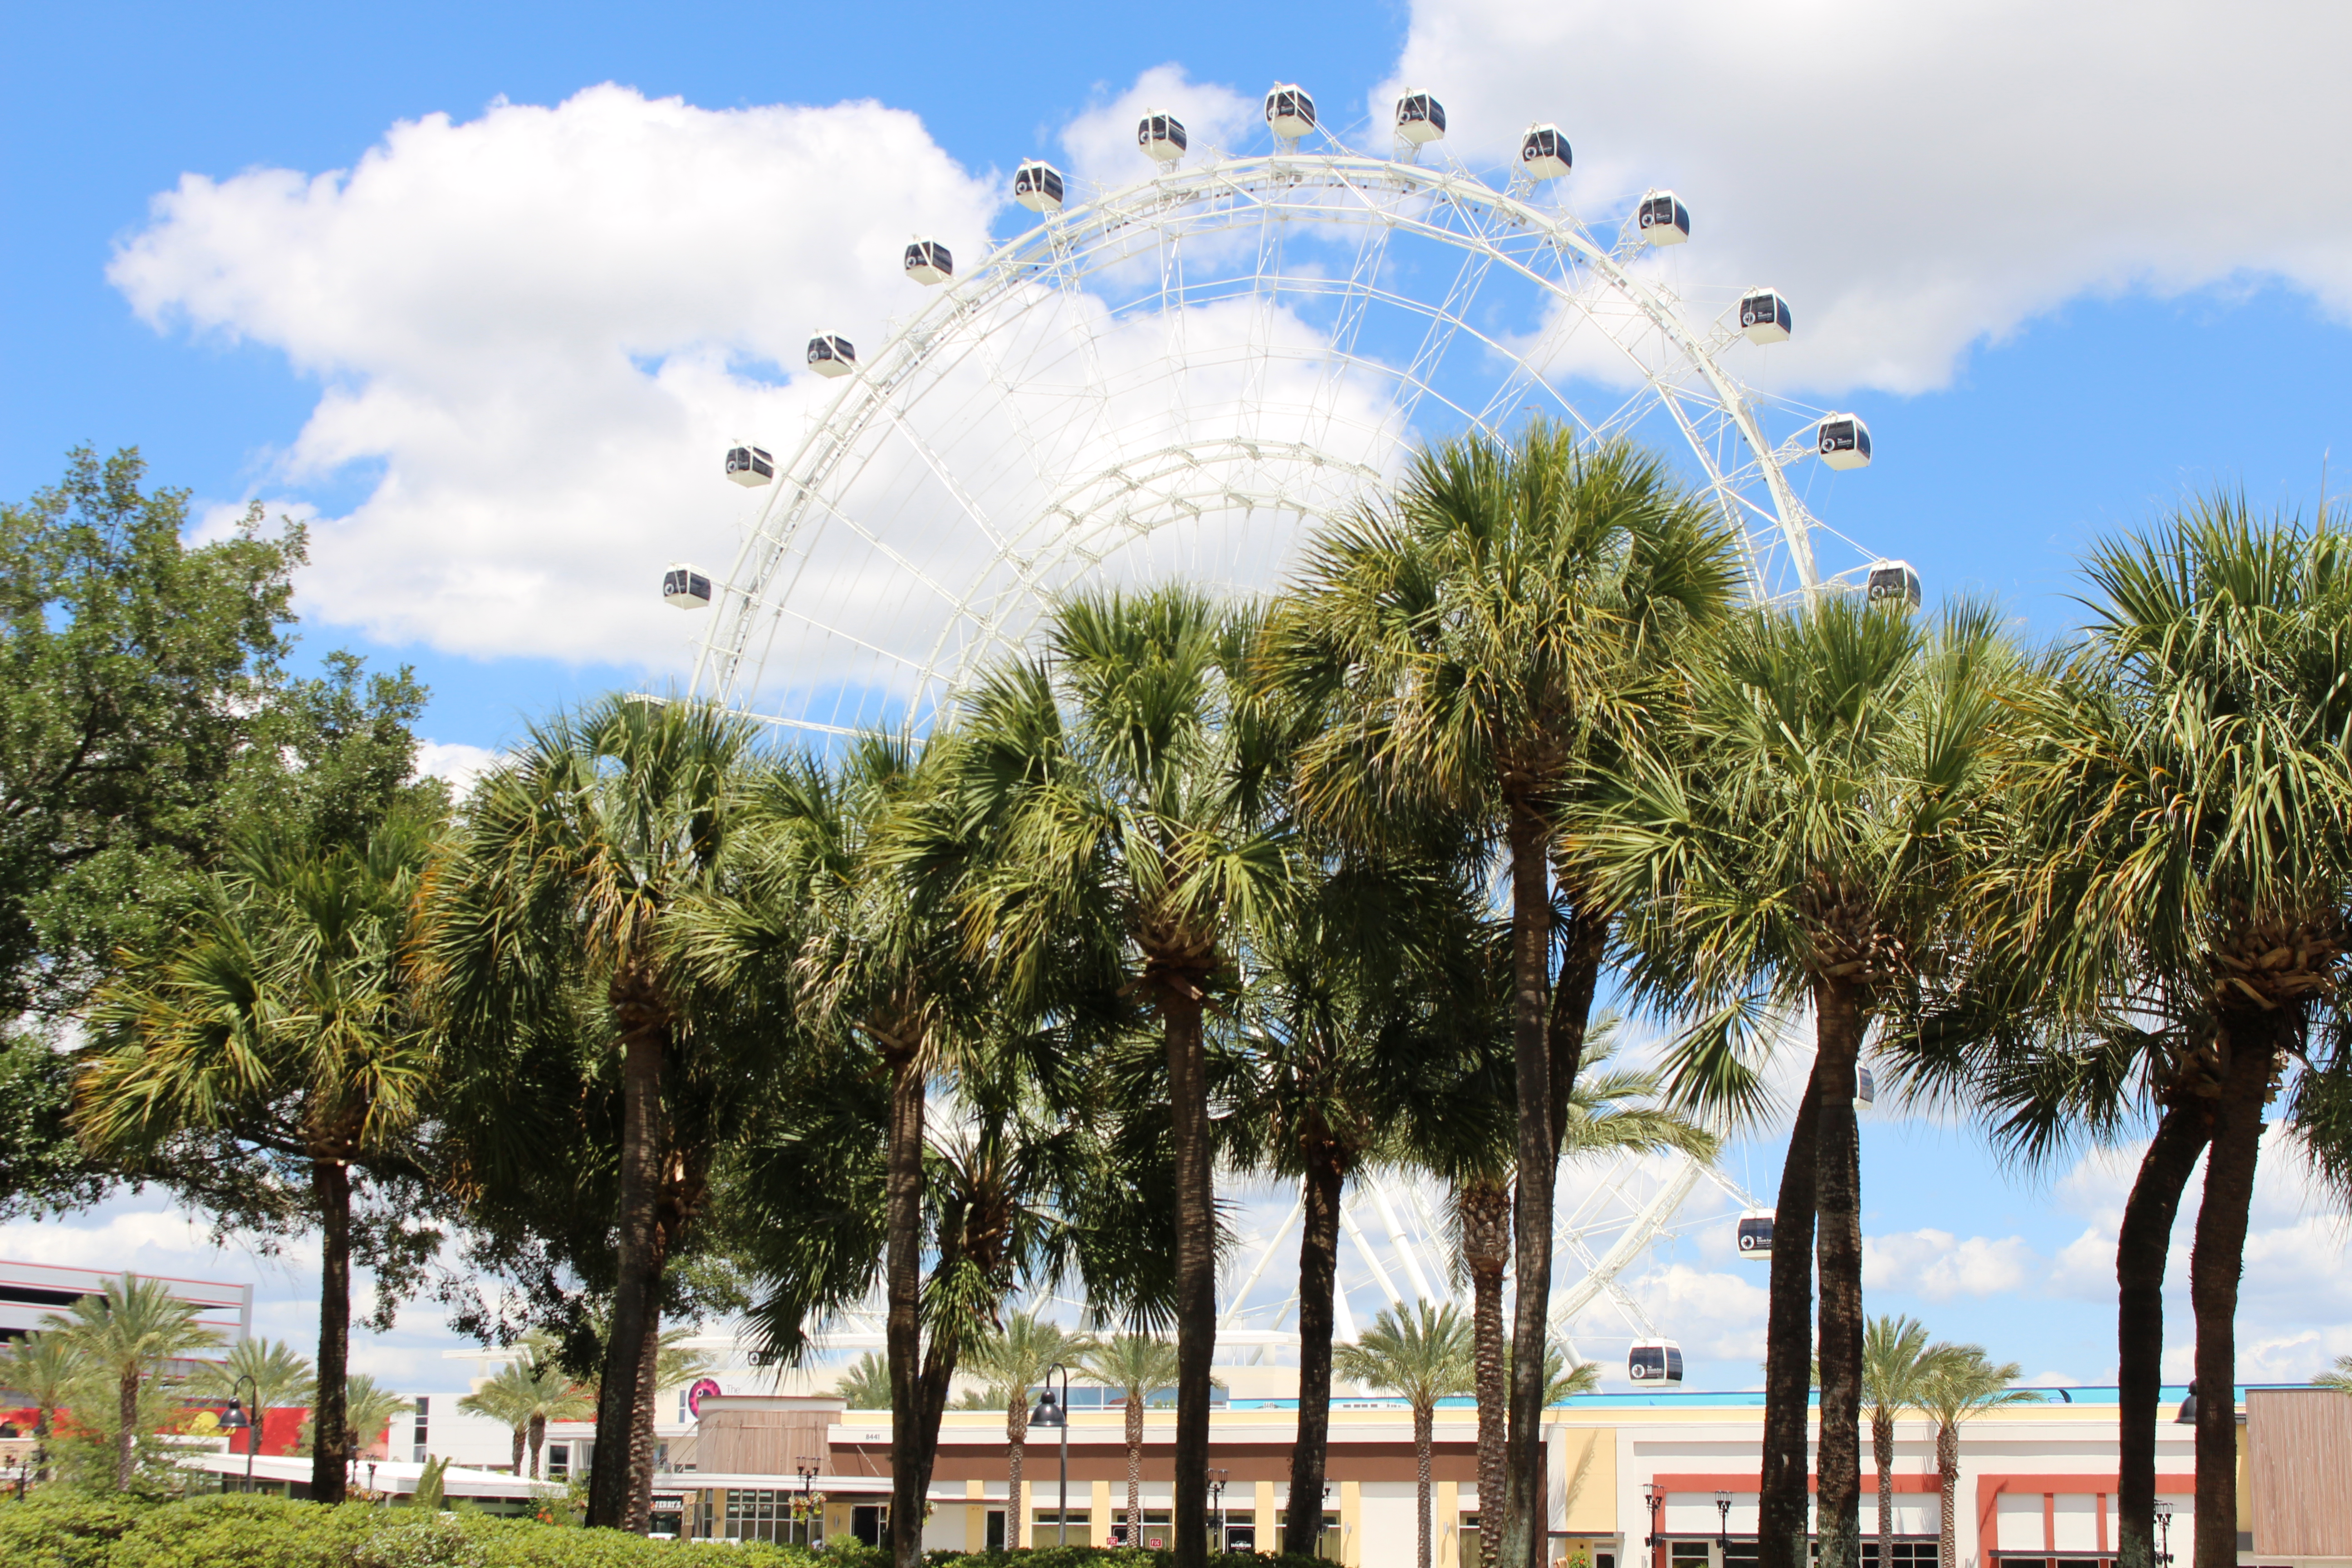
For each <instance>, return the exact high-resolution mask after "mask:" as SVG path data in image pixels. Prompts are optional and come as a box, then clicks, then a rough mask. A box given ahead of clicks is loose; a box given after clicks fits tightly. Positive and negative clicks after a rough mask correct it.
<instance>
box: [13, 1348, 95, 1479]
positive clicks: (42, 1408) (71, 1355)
mask: <svg viewBox="0 0 2352 1568" xmlns="http://www.w3.org/2000/svg"><path fill="white" fill-rule="evenodd" d="M81 1373H82V1367H81V1360H80V1352H78V1351H77V1350H76V1349H75V1348H74V1342H73V1341H72V1340H71V1339H70V1338H68V1337H67V1336H65V1335H62V1334H59V1333H58V1332H57V1331H54V1330H52V1331H47V1332H43V1331H38V1330H36V1331H34V1332H32V1333H29V1334H26V1336H25V1337H24V1338H22V1339H20V1340H17V1341H16V1342H13V1343H11V1344H9V1345H8V1346H6V1347H5V1350H0V1388H6V1389H9V1390H12V1391H13V1392H14V1393H15V1394H16V1395H17V1397H18V1398H20V1399H22V1400H24V1401H25V1402H26V1404H28V1405H31V1406H32V1407H33V1447H34V1452H35V1454H36V1456H37V1462H38V1463H39V1465H40V1469H39V1471H38V1473H37V1474H36V1475H35V1476H34V1478H33V1479H36V1480H39V1481H46V1480H47V1479H49V1463H48V1461H49V1452H48V1449H49V1437H50V1435H51V1434H52V1433H54V1432H56V1430H57V1426H58V1409H59V1408H60V1407H61V1406H64V1405H66V1404H67V1402H68V1399H69V1398H70V1396H71V1393H72V1389H73V1385H74V1384H75V1382H76V1380H77V1379H79V1377H80V1376H81Z"/></svg>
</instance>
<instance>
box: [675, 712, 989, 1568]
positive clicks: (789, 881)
mask: <svg viewBox="0 0 2352 1568" xmlns="http://www.w3.org/2000/svg"><path fill="white" fill-rule="evenodd" d="M938 771H939V770H938V767H937V765H936V764H934V765H933V766H932V768H931V769H930V770H929V773H937V772H938ZM929 773H927V772H926V770H925V769H924V768H923V766H922V763H921V759H920V757H919V754H918V752H916V750H915V748H914V747H913V746H911V745H910V744H909V743H908V742H904V741H902V740H899V739H897V738H892V737H887V736H881V735H866V736H861V737H859V738H858V739H857V740H856V741H855V742H852V743H851V744H850V746H849V747H848V749H847V752H846V754H845V756H843V757H842V758H841V760H840V761H839V763H838V764H837V765H836V766H835V767H832V768H828V767H827V766H826V765H825V764H824V763H822V762H819V761H817V760H815V759H812V758H795V759H793V760H792V761H790V762H787V763H785V764H784V765H782V767H779V768H777V769H776V770H774V771H773V772H772V773H769V774H768V775H767V776H766V777H765V778H764V779H763V780H762V781H761V788H760V789H759V790H757V791H756V792H755V793H754V794H753V795H752V796H751V799H750V801H749V802H747V804H746V805H745V808H744V811H743V814H742V818H741V822H740V826H739V827H738V830H737V837H736V840H735V842H736V846H737V850H738V855H739V857H740V859H741V860H742V861H743V862H744V864H742V865H741V866H740V867H730V868H728V869H729V872H730V874H729V875H728V876H727V877H726V878H725V879H724V880H723V884H722V888H721V889H718V890H715V891H714V895H713V896H711V897H708V898H706V899H703V900H698V902H697V905H696V906H695V907H694V908H693V909H692V910H689V911H688V914H687V916H686V919H685V921H683V929H684V931H686V933H687V934H686V939H685V941H686V945H687V948H688V952H691V953H692V954H693V955H694V957H695V959H696V960H697V961H698V963H699V965H700V967H702V968H703V969H704V970H706V971H708V972H709V973H711V974H712V975H713V977H714V978H715V979H716V980H717V982H718V983H719V984H736V983H739V982H740V979H741V977H742V976H743V975H744V974H745V973H746V972H747V971H748V970H751V969H752V968H754V967H755V966H758V965H761V964H782V965H783V966H786V967H787V968H788V969H789V972H790V973H789V980H790V983H791V991H792V995H791V1000H790V1002H789V1004H788V1005H792V1006H794V1007H796V1008H797V1010H798V1011H799V1012H800V1013H801V1014H802V1015H803V1017H804V1019H805V1020H806V1021H807V1023H808V1024H809V1026H811V1027H812V1028H814V1029H815V1030H817V1031H820V1032H821V1031H823V1030H824V1029H825V1028H826V1027H828V1026H835V1025H838V1026H845V1027H847V1028H849V1029H852V1030H854V1031H856V1032H857V1033H858V1034H859V1035H861V1036H863V1037H865V1039H866V1040H867V1041H868V1042H870V1044H871V1046H872V1047H873V1048H874V1050H875V1051H876V1052H877V1054H878V1055H879V1057H880V1058H881V1060H882V1065H883V1068H884V1069H885V1070H886V1071H887V1074H888V1076H889V1083H890V1098H889V1121H888V1124H887V1130H886V1131H885V1133H884V1161H883V1163H884V1181H883V1194H884V1205H885V1226H884V1258H885V1261H884V1267H883V1279H884V1300H885V1303H886V1313H885V1324H884V1328H885V1338H886V1342H887V1356H886V1362H887V1367H888V1369H889V1373H890V1386H891V1398H890V1411H891V1426H890V1452H891V1459H890V1463H891V1477H892V1482H891V1504H890V1534H891V1543H892V1554H893V1558H894V1561H896V1562H897V1563H898V1565H899V1568H915V1564H916V1563H917V1562H918V1560H919V1558H920V1557H921V1555H922V1521H923V1488H924V1487H925V1485H926V1484H927V1482H928V1479H929V1472H930V1458H929V1452H928V1445H927V1444H926V1440H925V1435H926V1434H927V1433H929V1432H931V1431H934V1430H936V1428H937V1425H938V1418H939V1408H943V1407H944V1405H945V1401H946V1396H947V1386H946V1384H945V1382H944V1381H940V1382H938V1383H937V1384H933V1383H931V1382H929V1381H927V1380H926V1379H924V1377H923V1376H922V1363H923V1345H922V1268H923V1260H922V1247H923V1152H924V1148H925V1134H924V1107H925V1100H926V1097H927V1093H928V1091H929V1088H930V1086H931V1085H932V1083H933V1082H934V1081H935V1080H937V1079H940V1077H941V1076H942V1074H943V1073H945V1072H946V1071H947V1070H948V1069H950V1068H951V1067H952V1066H953V1065H954V1063H955V1062H956V1060H957V1058H958V1056H959V1054H960V1053H959V1048H958V1047H959V1044H960V1042H959V1038H958V1035H959V1030H958V1025H959V1023H960V1022H961V1021H963V1020H964V1019H965V1018H966V1017H968V1016H970V1015H971V1014H972V1013H973V1012H974V1011H975V1010H976V1004H975V1001H974V999H973V998H971V996H970V995H969V992H970V991H971V986H970V984H969V979H970V974H971V964H970V963H968V962H967V961H966V960H965V958H964V956H963V954H962V953H961V952H960V945H961V931H960V928H959V926H958V925H957V923H956V921H955V918H954V914H955V911H954V910H953V908H952V906H951V905H950V902H949V895H950V893H951V892H952V890H953V888H954V886H955V882H954V877H953V871H954V862H955V861H956V859H957V858H958V852H959V850H960V848H961V843H960V838H959V836H958V835H956V834H954V833H953V832H952V830H950V832H948V833H945V834H941V833H940V831H939V828H940V825H941V823H942V822H943V821H947V822H951V821H952V816H951V815H950V814H944V813H940V812H937V811H930V812H925V811H922V810H921V809H920V808H921V806H922V805H923V804H924V800H923V797H924V795H925V794H926V793H927V791H928V789H929ZM940 1359H941V1360H942V1361H943V1362H944V1364H945V1365H946V1366H947V1367H948V1368H949V1369H950V1371H951V1370H952V1367H953V1364H954V1355H953V1352H952V1349H951V1348H950V1350H949V1352H948V1353H946V1354H945V1355H944V1356H943V1357H942V1358H940Z"/></svg>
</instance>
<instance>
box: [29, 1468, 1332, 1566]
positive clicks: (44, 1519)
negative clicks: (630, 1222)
mask: <svg viewBox="0 0 2352 1568" xmlns="http://www.w3.org/2000/svg"><path fill="white" fill-rule="evenodd" d="M1171 1555H1172V1554H1171V1553H1170V1552H1142V1551H1138V1552H1129V1551H1124V1550H1120V1549H1117V1548H1112V1547H1103V1546H1044V1547H1039V1548H1037V1549H1036V1550H1034V1551H1030V1552H928V1553H926V1554H925V1558H926V1563H927V1568H1168V1564H1169V1562H1170V1559H1171ZM1216 1561H1217V1562H1218V1563H1220V1564H1222V1565H1223V1568H1329V1564H1328V1563H1320V1562H1318V1560H1317V1559H1315V1558H1311V1557H1304V1558H1291V1557H1273V1556H1251V1555H1248V1554H1245V1553H1238V1552H1237V1553H1233V1554H1230V1555H1227V1556H1224V1557H1222V1558H1219V1559H1216ZM885 1562H886V1559H885V1557H884V1554H883V1553H881V1552H877V1551H875V1550H873V1549H872V1548H870V1547H866V1546H860V1545H858V1544H857V1543H856V1542H847V1541H845V1542H841V1543H840V1544H839V1545H837V1546H835V1548H833V1549H831V1550H828V1551H824V1552H811V1551H809V1550H807V1549H806V1548H805V1547H799V1546H767V1545H759V1544H747V1545H741V1546H737V1545H730V1544H725V1543H720V1542H690V1541H646V1540H643V1539H641V1538H639V1537H637V1536H634V1535H625V1534H623V1533H622V1532H620V1531H613V1530H579V1529H574V1528H572V1527H570V1526H568V1525H550V1524H541V1523H540V1522H539V1521H536V1520H530V1519H493V1518H491V1517H489V1516H488V1515H485V1514H477V1513H464V1512H459V1513H424V1512H420V1511H418V1510H415V1509H412V1508H398V1507H394V1508H387V1507H384V1506H383V1505H381V1504H376V1503H345V1504H343V1505H342V1506H341V1507H340V1508H325V1507H321V1506H320V1505H319V1504H317V1503H309V1502H289V1501H288V1500H286V1499H284V1498H274V1497H255V1496H248V1495H245V1494H242V1493H228V1494H226V1495H214V1496H207V1497H197V1498H188V1499H184V1500H179V1501H176V1502H164V1501H141V1500H137V1499H132V1498H125V1497H118V1496H115V1495H112V1494H109V1493H102V1492H101V1493H93V1492H83V1491H76V1490H72V1489H67V1488H62V1487H59V1488H49V1489H44V1490H42V1491H39V1492H36V1493H35V1494H34V1495H33V1496H31V1497H29V1498H26V1499H25V1500H23V1501H21V1502H20V1501H16V1500H13V1499H9V1500H0V1564H5V1568H719V1565H720V1564H726V1565H727V1568H883V1564H884V1563H885Z"/></svg>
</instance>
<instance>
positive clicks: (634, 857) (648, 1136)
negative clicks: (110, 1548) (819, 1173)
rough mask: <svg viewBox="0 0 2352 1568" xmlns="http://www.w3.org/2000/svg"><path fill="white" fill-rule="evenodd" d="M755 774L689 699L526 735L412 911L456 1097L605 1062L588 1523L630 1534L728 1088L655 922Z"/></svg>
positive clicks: (613, 708)
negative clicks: (611, 1054) (679, 1259)
mask: <svg viewBox="0 0 2352 1568" xmlns="http://www.w3.org/2000/svg"><path fill="white" fill-rule="evenodd" d="M751 761H752V753H751V732H750V731H749V729H748V728H747V727H746V725H745V723H744V721H741V720H740V719H739V718H735V717H732V716H730V715H727V714H724V713H721V712H719V710H716V709H713V708H711V707H709V706H707V705H703V704H698V703H691V702H660V701H655V700H645V699H636V698H630V697H615V698H610V699H607V700H604V701H602V702H599V703H597V704H595V705H594V706H593V707H591V708H589V709H588V710H585V711H584V712H582V713H579V714H574V715H562V716H559V717H557V718H555V719H553V720H551V721H548V722H546V723H543V724H541V725H538V726H535V727H534V728H533V730H532V731H531V733H530V739H529V741H528V742H526V743H525V744H524V745H523V747H522V748H521V750H520V752H519V753H518V754H517V755H516V756H515V757H513V758H512V759H511V760H510V761H509V762H508V763H505V764H504V765H502V766H500V767H499V768H496V769H494V770H492V771H491V772H490V773H488V774H487V775H485V776H484V777H483V778H482V779H481V780H480V781H479V782H478V784H476V785H475V787H474V789H473V791H472V793H471V794H470V795H468V797H467V802H466V809H465V811H464V812H463V814H462V815H461V816H460V817H459V819H458V824H457V829H456V831H455V833H454V834H453V835H452V839H451V843H450V845H449V849H448V853H447V855H446V858H445V860H444V862H443V863H442V864H441V865H440V866H439V867H438V868H437V869H436V882H435V887H434V889H433V893H434V896H433V898H432V899H431V900H430V902H429V904H428V913H427V920H428V922H429V933H428V936H427V939H426V942H427V946H428V948H429V951H430V953H431V962H432V964H433V967H434V971H435V977H436V991H437V996H438V1013H439V1019H440V1022H441V1025H442V1027H443V1029H444V1030H445V1031H446V1034H447V1036H448V1037H449V1039H450V1042H451V1044H452V1047H453V1048H454V1049H456V1050H457V1052H459V1053H460V1054H461V1055H462V1056H465V1057H467V1058H470V1060H469V1064H468V1066H467V1068H466V1069H465V1070H466V1071H467V1074H468V1076H469V1079H471V1080H472V1081H473V1082H474V1084H475V1088H474V1089H472V1090H471V1091H469V1092H471V1093H473V1094H474V1095H475V1096H476V1097H478V1098H481V1099H486V1100H488V1101H489V1102H490V1103H491V1104H492V1105H495V1104H496V1102H497V1101H498V1100H499V1099H501V1098H503V1094H502V1093H501V1091H502V1090H505V1091H507V1092H510V1089H511V1085H512V1078H511V1077H510V1076H509V1075H510V1074H511V1073H512V1072H513V1070H514V1069H515V1067H516V1063H517V1061H518V1058H524V1057H528V1056H530V1054H531V1052H532V1050H533V1049H534V1048H536V1047H549V1048H551V1049H552V1050H554V1051H555V1052H556V1054H558V1055H562V1053H563V1051H564V1049H565V1048H566V1047H568V1046H569V1045H570V1044H571V1043H572V1042H575V1041H581V1040H584V1039H589V1038H593V1037H595V1036H596V1035H598V1034H604V1035H605V1036H606V1037H608V1038H610V1039H611V1040H612V1041H613V1044H614V1047H616V1052H615V1054H617V1056H618V1057H619V1059H620V1083H621V1092H620V1101H621V1105H620V1116H619V1121H620V1125H619V1129H618V1132H619V1136H618V1147H617V1149H614V1151H613V1153H614V1156H615V1158H614V1161H613V1163H614V1164H615V1165H616V1166H617V1168H618V1169H617V1178H618V1181H617V1184H618V1194H617V1199H616V1210H617V1212H616V1214H615V1215H614V1226H613V1229H614V1233H615V1234H614V1238H613V1241H612V1243H611V1249H612V1253H613V1261H612V1264H611V1268H612V1280H613V1289H612V1311H611V1317H610V1327H609V1331H608V1332H607V1333H606V1335H605V1336H604V1375H603V1377H602V1378H601V1379H600V1380H599V1390H600V1392H599V1405H598V1410H597V1416H596V1434H597V1439H596V1448H595V1454H594V1458H593V1460H592V1463H591V1470H592V1474H591V1478H590V1482H589V1506H588V1520H589V1522H590V1523H592V1524H597V1525H607V1526H617V1527H622V1528H626V1529H630V1530H635V1531H639V1532H642V1531H644V1530H645V1529H646V1524H647V1521H648V1519H649V1516H650V1512H651V1504H652V1484H653V1468H652V1467H653V1408H654V1395H655V1390H654V1388H653V1386H652V1378H651V1373H652V1372H653V1366H652V1361H653V1352H654V1350H655V1347H656V1344H657V1342H658V1340H659V1335H660V1326H661V1312H662V1304H663V1299H664V1286H665V1282H666V1280H665V1276H666V1271H667V1264H668V1259H669V1258H670V1257H671V1255H672V1254H673V1253H674V1252H676V1251H677V1250H678V1248H679V1247H680V1246H681V1245H682V1243H683V1241H684V1238H685V1233H686V1231H687V1229H688V1225H689V1222H690V1220H691V1218H692V1216H693V1215H696V1214H698V1213H699V1212H700V1211H701V1210H702V1208H703V1207H704V1205H705V1203H706V1201H707V1199H708V1196H709V1183H710V1178H711V1162H712V1160H713V1159H714V1157H715V1155H716V1152H717V1149H718V1147H719V1142H720V1141H721V1138H722V1133H721V1131H720V1130H719V1127H718V1125H717V1124H716V1123H712V1122H709V1121H707V1120H706V1117H705V1113H706V1112H709V1113H710V1114H718V1112H716V1111H712V1110H711V1107H712V1103H713V1102H712V1098H711V1096H710V1095H709V1093H707V1092H704V1090H703V1089H702V1088H701V1087H700V1084H702V1083H707V1082H708V1080H709V1078H710V1077H712V1076H714V1075H716V1076H720V1077H725V1076H727V1075H732V1078H733V1079H735V1080H740V1079H741V1077H742V1076H743V1074H742V1073H741V1072H740V1071H739V1070H738V1063H737V1060H736V1058H734V1057H733V1056H732V1054H731V1053H727V1054H724V1055H721V1054H719V1047H722V1046H724V1045H726V1044H728V1037H727V1036H726V1035H725V1033H724V1031H723V1030H718V1029H714V1028H712V1027H711V1026H710V1025H711V1023H712V1022H713V1020H711V1019H708V1018H703V1017H699V1016H697V1015H696V1014H695V1013H694V1012H693V1011H692V1010H691V1009H689V1008H688V1001H689V1000H690V998H689V994H688V989H687V987H686V986H685V985H684V984H683V983H682V981H681V978H680V975H679V973H678V969H677V963H676V961H675V958H674V956H673V953H672V952H671V950H670V946H669V942H668V931H667V927H668V924H669V921H670V919H671V916H672V915H673V913H674V912H675V910H677V906H678V905H679V903H680V902H681V901H682V900H686V899H688V897H690V896H691V895H693V894H694V893H696V892H697V891H699V890H702V889H705V888H707V887H708V886H709V882H710V880H711V879H712V877H713V875H714V873H715V870H716V868H717V867H718V864H719V860H720V858H721V857H722V855H723V854H724V851H725V847H726V841H727V837H728V835H729V833H730V830H731V827H732V825H733V823H734V820H735V817H736V816H737V812H738V808H739V806H740V801H741V796H742V793H743V791H742V785H743V778H744V773H745V770H746V769H747V767H748V766H749V765H750V763H751ZM682 1056H683V1058H685V1059H681V1057H682ZM666 1089H667V1093H666ZM476 1125H477V1126H478V1127H479V1128H481V1129H483V1130H484V1131H483V1140H484V1141H485V1142H497V1141H498V1140H499V1139H501V1138H507V1137H509V1136H510V1135H514V1134H520V1132H522V1131H526V1129H524V1128H521V1127H519V1126H514V1125H511V1124H509V1123H508V1122H507V1121H504V1119H502V1118H501V1117H500V1116H499V1114H498V1113H497V1111H496V1110H486V1112H485V1113H484V1114H482V1115H481V1116H479V1117H478V1118H477V1119H476ZM483 1158H484V1159H485V1160H486V1161H487V1162H488V1163H492V1164H495V1163H499V1162H500V1161H504V1162H506V1163H518V1162H520V1161H521V1160H523V1159H525V1158H527V1156H525V1155H523V1154H521V1153H520V1152H518V1151H517V1150H515V1149H512V1148H509V1150H507V1151H505V1152H499V1151H497V1150H487V1151H485V1152H484V1155H483ZM566 1261H570V1259H566ZM554 1271H555V1270H554V1269H553V1268H551V1269H550V1272H554Z"/></svg>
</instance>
